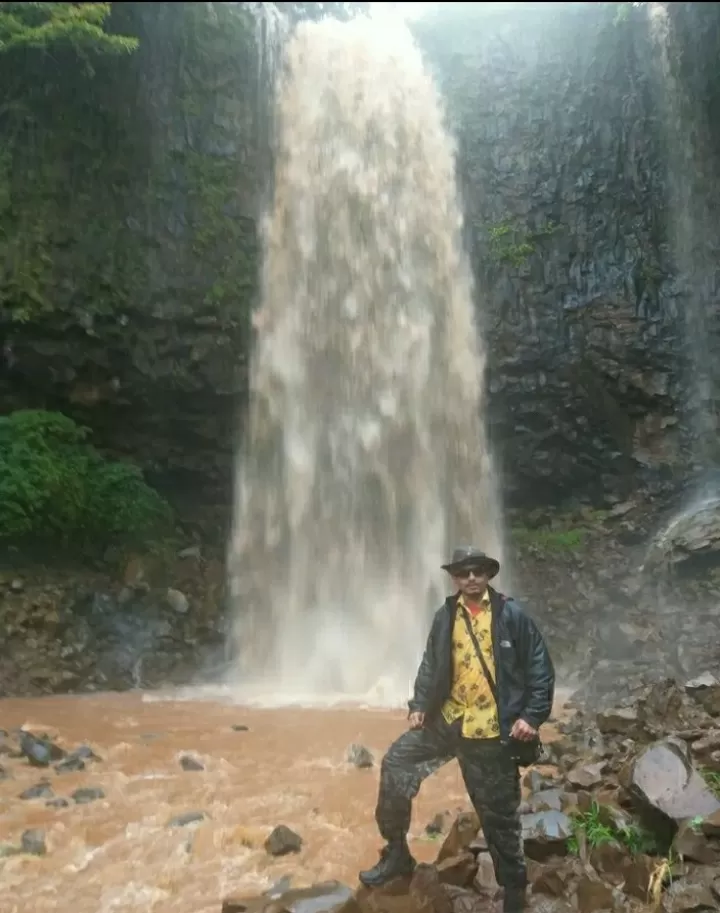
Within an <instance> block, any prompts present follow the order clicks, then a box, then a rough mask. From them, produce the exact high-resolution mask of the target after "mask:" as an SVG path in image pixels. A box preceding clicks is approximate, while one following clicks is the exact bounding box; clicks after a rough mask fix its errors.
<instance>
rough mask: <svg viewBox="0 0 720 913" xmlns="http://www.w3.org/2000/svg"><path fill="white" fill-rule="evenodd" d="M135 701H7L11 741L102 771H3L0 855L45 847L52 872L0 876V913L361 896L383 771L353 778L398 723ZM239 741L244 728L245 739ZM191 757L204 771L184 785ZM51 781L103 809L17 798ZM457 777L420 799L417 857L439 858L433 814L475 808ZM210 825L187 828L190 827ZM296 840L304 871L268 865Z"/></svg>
mask: <svg viewBox="0 0 720 913" xmlns="http://www.w3.org/2000/svg"><path fill="white" fill-rule="evenodd" d="M157 697H158V696H157V695H152V694H143V693H141V692H131V693H126V694H98V695H89V696H67V697H66V696H55V697H48V698H32V699H8V700H3V701H0V726H2V727H3V728H5V729H6V730H12V729H13V728H14V727H20V726H23V727H25V728H26V729H30V730H32V731H33V732H36V733H39V732H43V731H44V732H47V733H48V734H50V735H53V736H55V737H56V738H57V740H58V743H59V744H60V745H61V746H62V747H64V748H67V749H72V748H74V747H76V746H77V745H78V744H81V743H86V744H89V745H90V746H92V748H93V749H94V751H95V752H96V754H97V755H99V756H100V758H101V760H99V761H95V762H92V763H90V764H88V766H87V768H86V769H85V770H84V771H80V772H74V773H65V774H57V773H55V771H54V770H53V769H52V768H50V770H49V772H47V770H41V769H38V768H33V767H31V766H29V764H28V763H27V762H26V761H25V760H24V759H12V758H7V757H2V758H0V764H2V765H3V766H4V767H5V768H6V769H7V771H8V772H9V773H10V774H11V776H10V777H9V778H7V779H5V780H0V843H2V842H12V843H17V842H19V840H20V837H21V835H22V833H23V832H24V831H25V830H27V829H30V828H41V829H43V830H44V831H45V837H46V843H47V853H46V855H45V856H41V857H37V856H28V855H22V856H12V857H10V858H7V859H5V860H1V861H0V913H30V911H42V913H126V911H127V913H130V911H133V913H140V911H142V913H218V911H219V910H220V906H221V899H222V897H223V896H226V895H228V894H234V893H240V894H254V893H256V892H261V891H263V890H265V889H267V888H269V887H271V886H272V885H273V884H275V883H276V882H277V881H278V880H279V879H280V878H282V877H283V876H285V875H291V876H292V879H293V880H292V884H293V885H294V886H298V887H300V886H307V885H309V884H312V883H314V882H317V881H323V880H330V879H338V880H339V881H344V882H346V883H347V884H348V885H350V886H355V885H356V884H357V872H358V869H360V868H362V867H365V866H367V865H368V864H372V863H374V862H375V860H376V858H377V850H378V848H379V846H380V839H379V837H378V835H377V833H376V830H375V825H374V821H373V810H374V803H375V796H376V791H377V782H378V767H377V766H375V767H373V768H371V769H365V770H359V769H357V768H355V767H352V766H351V765H349V764H348V763H347V762H346V755H347V749H348V746H349V745H350V744H351V743H353V742H359V743H362V744H363V745H365V746H367V747H368V748H369V749H371V751H372V752H373V754H374V755H375V757H376V758H377V759H378V761H379V759H380V757H381V755H382V752H383V751H384V750H385V749H386V748H387V746H388V745H389V744H390V742H391V741H392V740H393V739H394V738H396V737H397V736H398V735H399V734H400V733H401V732H402V731H403V729H404V727H405V714H404V712H402V711H400V710H397V711H391V710H372V709H367V708H359V707H339V708H331V709H307V708H300V707H295V708H283V709H260V708H256V707H254V708H250V707H243V706H238V705H235V704H231V703H227V702H224V701H220V700H198V699H195V700H173V699H165V697H164V696H162V698H163V699H156V698H157ZM234 726H236V727H237V726H247V727H248V729H247V730H236V729H233V727H234ZM183 753H188V754H192V755H193V756H195V757H196V758H197V759H198V760H200V761H201V762H202V763H203V765H204V767H205V769H204V770H202V771H184V770H183V769H182V768H181V767H180V764H179V757H180V756H181V755H182V754H183ZM43 776H45V777H47V779H48V780H49V781H50V785H51V787H52V790H53V792H54V794H55V796H57V797H59V796H64V797H69V796H70V794H71V793H72V792H73V791H74V790H76V789H78V788H81V787H100V788H101V789H102V790H103V791H104V793H105V798H103V799H99V800H97V801H95V802H90V803H88V804H84V805H76V804H74V803H73V802H72V801H71V802H70V805H69V806H68V807H67V808H52V807H47V806H46V804H45V802H46V800H45V799H30V800H22V799H20V798H18V796H19V793H21V792H22V791H23V790H25V789H27V788H28V787H30V786H32V785H34V784H36V783H38V782H39V781H40V780H41V779H42V778H43ZM468 807H469V805H468V801H467V799H466V797H465V794H464V790H463V785H462V780H461V777H460V773H459V770H458V767H457V764H456V763H455V762H453V763H452V764H449V765H447V766H446V767H445V768H444V769H443V770H441V771H440V772H439V773H438V774H437V775H435V776H434V777H432V778H431V779H430V780H428V781H427V783H426V784H425V785H424V787H423V789H422V791H421V794H420V796H419V798H418V801H417V803H416V813H415V817H414V822H413V830H412V833H411V837H412V849H413V852H414V853H415V855H416V857H417V858H418V859H420V860H422V861H430V860H431V859H433V858H434V857H435V855H436V854H437V851H438V846H439V845H438V842H437V840H431V839H429V838H428V837H426V836H425V835H424V829H425V825H426V824H427V823H428V822H429V821H430V820H432V818H433V817H434V816H435V815H436V814H437V813H438V812H443V811H446V810H449V811H451V812H452V811H455V810H457V809H460V808H462V809H465V808H468ZM194 811H198V812H200V811H201V812H205V814H206V815H207V817H206V819H205V820H203V821H201V822H199V823H195V824H189V825H187V826H184V827H169V826H168V821H169V820H170V819H171V818H173V817H175V816H177V815H181V814H184V813H187V812H194ZM279 824H286V825H288V826H289V827H291V828H292V829H293V830H295V831H297V832H298V833H299V834H300V835H301V836H302V838H303V841H304V845H303V848H302V850H301V852H300V853H299V854H297V855H290V856H286V857H283V858H272V857H270V856H268V854H267V853H266V851H265V849H264V847H263V843H264V841H265V839H266V837H267V836H268V834H269V833H270V831H271V830H272V829H273V827H275V826H276V825H279Z"/></svg>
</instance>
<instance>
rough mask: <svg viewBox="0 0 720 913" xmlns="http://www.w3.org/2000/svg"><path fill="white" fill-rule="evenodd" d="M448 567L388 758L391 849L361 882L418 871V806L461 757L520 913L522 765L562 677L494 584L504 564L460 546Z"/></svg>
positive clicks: (384, 793) (535, 747) (382, 807)
mask: <svg viewBox="0 0 720 913" xmlns="http://www.w3.org/2000/svg"><path fill="white" fill-rule="evenodd" d="M443 569H444V570H446V571H447V572H448V574H449V575H450V577H451V578H452V582H453V586H454V590H455V593H454V595H452V596H450V597H449V598H448V599H447V600H446V601H445V604H444V605H443V606H442V607H441V608H440V609H439V610H438V612H437V613H436V615H435V618H434V620H433V624H432V628H431V630H430V636H429V638H428V642H427V646H426V648H425V653H424V655H423V658H422V661H421V663H420V668H419V670H418V674H417V678H416V680H415V689H414V694H413V697H412V700H411V701H410V702H409V710H410V713H409V716H408V720H409V730H408V731H407V732H405V733H403V734H402V735H401V736H400V738H399V739H397V740H396V741H395V742H393V744H392V745H391V746H390V748H389V749H388V751H387V754H386V755H385V757H384V758H383V762H382V767H381V772H380V794H379V796H378V803H377V809H376V812H375V818H376V821H377V823H378V828H379V830H380V833H381V835H382V836H383V837H384V838H385V840H386V841H387V845H386V847H385V848H384V850H383V851H382V853H381V856H380V861H379V862H378V863H377V865H376V866H375V867H374V868H372V869H369V870H368V871H365V872H361V873H360V881H361V882H362V883H363V884H364V885H366V886H367V887H379V886H381V885H383V884H385V883H386V882H388V881H390V880H391V879H392V878H395V877H397V876H398V875H408V874H410V873H411V872H412V871H413V869H414V867H415V860H414V859H413V858H412V856H411V854H410V850H409V848H408V844H407V834H408V830H409V828H410V816H411V811H412V800H413V798H414V797H415V796H416V795H417V793H418V790H419V789H420V784H421V783H422V781H423V780H424V779H425V778H426V777H428V776H430V774H432V773H434V772H435V771H436V770H437V769H438V768H440V767H442V765H443V764H446V763H447V762H448V761H450V760H452V758H457V759H458V762H459V764H460V770H461V772H462V775H463V779H464V781H465V787H466V789H467V791H468V794H469V796H470V800H471V801H472V804H473V806H474V808H475V810H476V811H477V813H478V816H479V818H480V821H481V823H482V828H483V832H484V834H485V839H486V841H487V844H488V849H489V851H490V854H491V856H492V860H493V863H494V866H495V875H496V878H497V881H498V884H500V885H501V886H502V887H503V888H504V908H503V909H504V911H505V913H519V911H521V910H523V909H524V908H525V888H526V883H527V875H526V869H525V858H524V854H523V847H522V835H521V828H520V819H519V814H518V808H519V805H520V776H519V771H518V767H519V766H520V765H522V766H527V765H528V764H531V763H533V761H534V760H536V759H537V756H538V752H539V746H540V742H539V738H538V730H539V728H540V726H541V725H542V724H543V723H544V722H545V721H546V720H547V718H548V717H549V716H550V711H551V708H552V702H553V694H554V688H555V672H554V669H553V664H552V661H551V659H550V655H549V653H548V650H547V647H546V646H545V642H544V640H543V638H542V636H541V634H540V632H539V631H538V629H537V627H536V626H535V623H534V622H533V620H532V619H531V618H530V617H529V616H528V615H526V614H525V613H524V612H523V611H522V609H521V608H520V606H519V605H518V604H517V603H516V602H514V601H513V600H512V599H509V598H507V597H505V596H503V595H502V594H501V593H498V592H497V591H496V590H494V589H493V588H492V587H491V586H489V582H490V580H491V579H492V578H493V577H494V576H495V575H496V574H497V573H498V571H499V570H500V565H499V563H498V562H497V561H496V560H495V559H494V558H490V557H488V555H486V554H485V553H484V552H481V551H479V550H478V549H476V548H471V547H465V548H458V549H455V552H454V553H453V556H452V560H451V561H450V562H449V563H448V564H444V565H443Z"/></svg>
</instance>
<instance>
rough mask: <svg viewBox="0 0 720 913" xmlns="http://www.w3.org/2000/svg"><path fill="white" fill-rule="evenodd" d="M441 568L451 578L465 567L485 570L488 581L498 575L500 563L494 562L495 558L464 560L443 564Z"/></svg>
mask: <svg viewBox="0 0 720 913" xmlns="http://www.w3.org/2000/svg"><path fill="white" fill-rule="evenodd" d="M441 567H442V569H443V570H444V571H447V572H448V574H450V576H451V577H454V576H455V573H456V572H457V571H461V570H462V569H463V568H466V567H482V568H487V570H488V577H489V578H490V580H492V578H493V577H496V576H497V575H498V574H499V573H500V562H499V561H496V560H495V558H464V559H463V560H462V561H456V562H455V564H443V565H441Z"/></svg>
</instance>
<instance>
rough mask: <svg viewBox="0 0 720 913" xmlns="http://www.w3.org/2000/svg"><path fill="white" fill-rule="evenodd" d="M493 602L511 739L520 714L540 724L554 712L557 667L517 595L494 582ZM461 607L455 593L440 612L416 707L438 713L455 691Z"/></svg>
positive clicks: (503, 715) (503, 717)
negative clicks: (456, 627) (454, 657)
mask: <svg viewBox="0 0 720 913" xmlns="http://www.w3.org/2000/svg"><path fill="white" fill-rule="evenodd" d="M490 606H491V611H492V623H491V624H492V629H491V630H492V641H493V653H494V656H495V679H496V686H497V692H498V716H499V718H500V738H502V739H507V738H509V736H510V730H511V729H512V726H513V723H514V722H515V721H516V720H518V719H523V720H525V722H526V723H529V724H530V725H531V726H533V727H534V728H535V729H537V728H538V727H539V726H540V725H541V724H542V723H544V722H545V721H546V720H547V718H548V717H549V716H550V711H551V709H552V703H553V696H554V693H555V670H554V668H553V664H552V660H551V659H550V654H549V653H548V649H547V647H546V646H545V641H544V640H543V638H542V635H541V634H540V632H539V631H538V629H537V627H536V625H535V622H534V621H533V620H532V618H530V617H529V616H528V615H526V614H525V613H524V612H523V610H522V609H521V608H520V606H519V605H518V604H517V603H516V602H515V601H514V600H512V599H508V598H507V597H505V596H503V595H502V594H500V593H498V592H497V591H496V590H493V589H492V588H490ZM457 611H458V594H455V595H454V596H450V597H448V599H446V601H445V604H444V605H443V606H442V607H441V608H440V609H438V611H437V612H436V614H435V618H434V619H433V623H432V628H431V629H430V636H429V637H428V642H427V646H426V647H425V653H424V655H423V658H422V661H421V663H420V668H419V669H418V674H417V678H416V679H415V688H414V693H413V696H412V700H411V701H410V702H409V704H408V706H409V708H410V712H411V713H413V712H415V711H421V712H423V713H425V714H426V715H427V716H433V715H434V714H437V713H438V712H439V711H440V709H441V708H442V705H443V704H444V702H445V701H446V700H447V698H448V697H449V696H450V689H451V687H452V679H453V668H452V631H453V626H454V624H455V614H456V612H457Z"/></svg>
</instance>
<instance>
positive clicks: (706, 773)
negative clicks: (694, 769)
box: [700, 767, 720, 799]
mask: <svg viewBox="0 0 720 913" xmlns="http://www.w3.org/2000/svg"><path fill="white" fill-rule="evenodd" d="M700 773H701V774H702V776H703V779H704V780H705V782H706V783H707V785H708V786H709V787H710V789H711V790H712V791H713V792H714V793H715V795H716V796H717V797H718V799H720V770H708V768H707V767H703V768H702V769H701V771H700Z"/></svg>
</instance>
